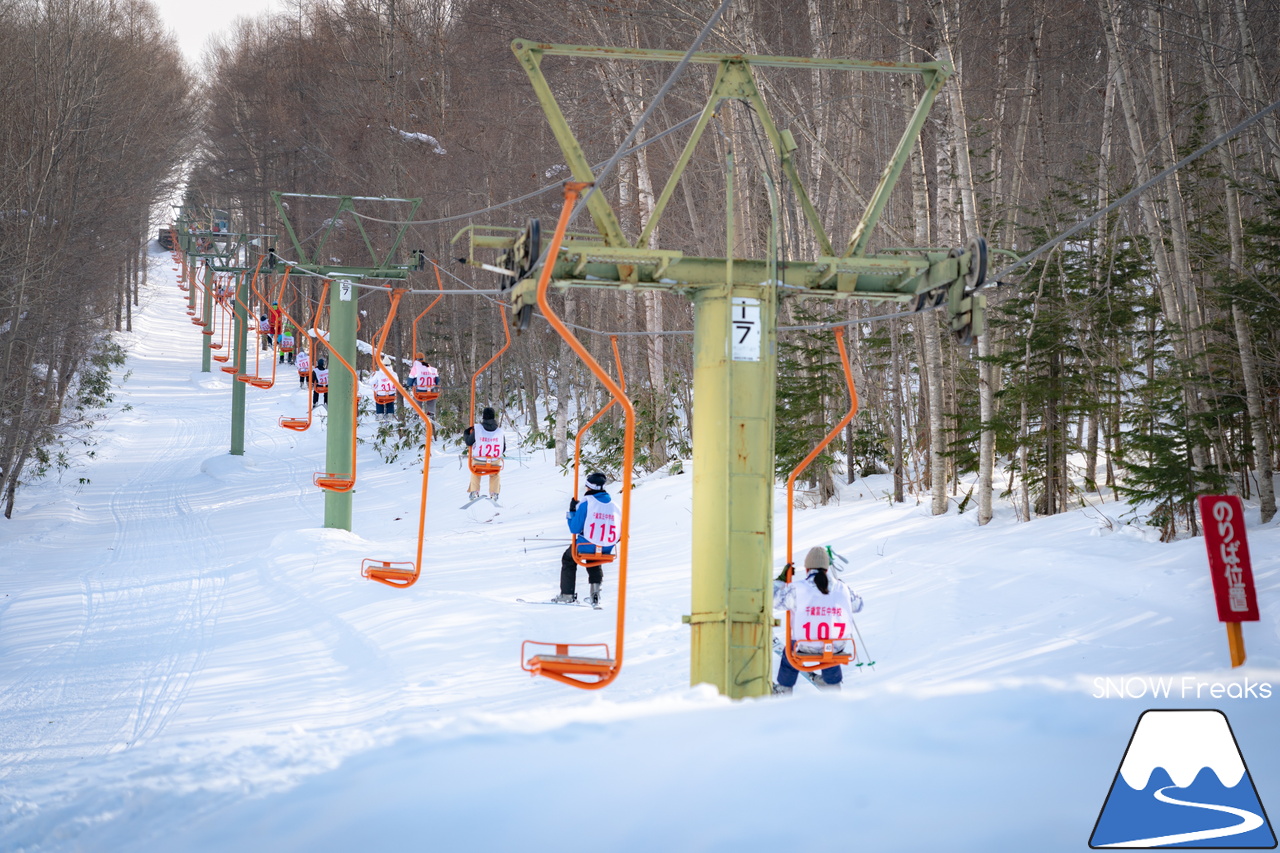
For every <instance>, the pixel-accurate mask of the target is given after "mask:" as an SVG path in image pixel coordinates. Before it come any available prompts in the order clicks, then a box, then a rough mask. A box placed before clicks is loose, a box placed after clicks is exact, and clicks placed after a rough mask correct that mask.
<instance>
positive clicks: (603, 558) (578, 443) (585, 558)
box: [569, 335, 627, 569]
mask: <svg viewBox="0 0 1280 853" xmlns="http://www.w3.org/2000/svg"><path fill="white" fill-rule="evenodd" d="M609 343H610V344H611V345H612V346H613V361H614V364H616V365H617V366H618V387H619V388H621V389H622V391H623V393H624V394H625V393H626V390H627V378H626V376H625V375H624V374H623V372H622V356H621V355H620V354H619V353H618V336H617V335H610V336H609ZM615 402H616V400H614V399H612V398H610V399H609V401H608V402H606V403H605V404H604V408H602V409H601V410H600V411H598V412H596V413H595V415H593V416H592V418H591V420H589V421H587V422H586V423H585V424H583V425H582V426H581V427H579V428H578V434H577V435H576V436H574V439H573V499H574V501H575V502H576V501H577V500H578V483H579V482H580V474H581V472H582V437H583V436H584V435H586V433H587V430H589V429H591V427H592V426H594V425H595V423H596V421H598V420H600V418H602V417H603V416H604V413H605V412H607V411H609V409H610V408H612V407H613V404H614V403H615ZM571 538H572V541H571V543H570V545H569V554H570V556H572V557H573V561H574V562H575V563H577V564H578V565H579V566H582V567H583V568H584V569H586V568H592V567H595V566H603V565H604V564H606V563H612V562H613V561H614V559H615V558H616V557H617V553H616V549H615V553H613V554H606V553H604V552H603V551H598V552H596V553H594V554H581V553H579V552H578V537H577V536H573V537H571Z"/></svg>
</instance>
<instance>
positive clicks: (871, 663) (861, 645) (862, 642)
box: [849, 616, 876, 667]
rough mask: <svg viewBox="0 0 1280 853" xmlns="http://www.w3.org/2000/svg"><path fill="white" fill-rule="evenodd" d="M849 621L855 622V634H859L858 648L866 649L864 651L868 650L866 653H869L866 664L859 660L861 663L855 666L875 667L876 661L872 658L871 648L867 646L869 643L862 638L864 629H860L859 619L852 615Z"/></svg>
mask: <svg viewBox="0 0 1280 853" xmlns="http://www.w3.org/2000/svg"><path fill="white" fill-rule="evenodd" d="M849 621H850V622H852V623H853V633H855V634H857V635H858V648H859V649H860V650H861V651H864V652H866V653H867V662H866V663H865V664H864V663H862V662H859V663H857V664H854V665H855V666H870V667H874V666H875V665H876V662H875V661H874V660H871V650H870V649H868V648H867V643H866V641H865V640H863V639H862V631H860V630H858V622H857V620H856V619H854V618H853V616H850V617H849Z"/></svg>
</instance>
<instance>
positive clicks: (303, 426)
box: [278, 278, 329, 432]
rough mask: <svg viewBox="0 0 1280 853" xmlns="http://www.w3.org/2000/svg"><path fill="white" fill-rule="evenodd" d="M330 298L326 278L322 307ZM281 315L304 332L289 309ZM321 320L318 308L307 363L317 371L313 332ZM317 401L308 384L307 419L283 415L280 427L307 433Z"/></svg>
mask: <svg viewBox="0 0 1280 853" xmlns="http://www.w3.org/2000/svg"><path fill="white" fill-rule="evenodd" d="M280 292H281V293H282V294H283V293H284V286H283V285H281V287H280ZM328 296H329V279H327V278H326V279H325V280H324V288H323V289H321V291H320V305H324V301H325V299H326V298H328ZM280 313H281V314H282V315H283V316H284V318H285V319H286V320H288V321H289V322H290V323H292V324H293V325H294V327H295V328H296V329H298V331H299V332H301V331H302V326H301V325H300V324H299V323H298V321H297V320H295V319H293V317H292V316H290V314H289V312H288V310H287V309H285V308H281V309H280ZM319 318H320V308H319V307H317V308H316V310H315V311H312V312H311V323H312V325H311V326H309V327H308V328H307V363H308V364H310V365H312V368H311V369H313V370H314V369H315V368H314V365H315V356H316V336H315V335H313V334H312V332H313V331H314V330H315V328H316V327H317V326H318V325H319V324H318V322H317V321H318V320H319ZM325 388H326V390H325V391H324V392H323V393H328V386H325ZM315 399H316V389H314V388H312V387H311V383H310V382H308V383H307V416H306V417H305V418H291V417H289V416H288V415H281V416H280V420H279V421H278V423H279V424H280V426H282V427H284V428H285V429H291V430H293V431H294V432H306V431H307V430H308V429H310V428H311V415H312V411H313V409H314V406H315Z"/></svg>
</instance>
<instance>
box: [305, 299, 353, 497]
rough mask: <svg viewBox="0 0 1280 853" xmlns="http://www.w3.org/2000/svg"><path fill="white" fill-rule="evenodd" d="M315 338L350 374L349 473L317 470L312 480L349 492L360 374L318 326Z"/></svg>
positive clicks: (329, 489)
mask: <svg viewBox="0 0 1280 853" xmlns="http://www.w3.org/2000/svg"><path fill="white" fill-rule="evenodd" d="M328 284H329V282H328V281H326V282H325V285H326V289H327V285H328ZM322 304H323V303H322ZM316 338H317V339H318V340H319V341H320V343H322V344H324V345H325V347H326V348H328V350H329V354H330V355H332V356H333V357H334V358H336V359H337V360H338V361H340V362H342V366H343V367H345V368H346V369H347V371H348V372H349V373H350V374H351V473H350V474H338V473H334V472H331V471H326V472H319V471H318V472H316V475H315V477H313V478H312V482H314V483H315V484H316V485H317V486H319V487H320V488H322V489H324V490H325V491H326V492H349V491H351V490H352V489H354V488H355V487H356V432H357V429H358V427H359V426H360V374H359V373H357V372H356V369H355V368H354V367H352V365H351V362H349V361H347V360H346V359H345V358H343V357H342V353H340V352H338V351H337V350H336V349H334V348H333V344H331V343H329V339H328V337H327V336H326V335H325V334H322V333H321V332H320V330H319V328H317V329H316ZM313 393H314V392H313ZM321 393H325V392H321Z"/></svg>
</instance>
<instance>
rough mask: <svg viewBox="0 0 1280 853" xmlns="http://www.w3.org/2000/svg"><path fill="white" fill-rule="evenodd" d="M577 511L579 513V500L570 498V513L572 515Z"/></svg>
mask: <svg viewBox="0 0 1280 853" xmlns="http://www.w3.org/2000/svg"><path fill="white" fill-rule="evenodd" d="M577 511H578V499H577V498H569V512H570V513H574V512H577Z"/></svg>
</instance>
